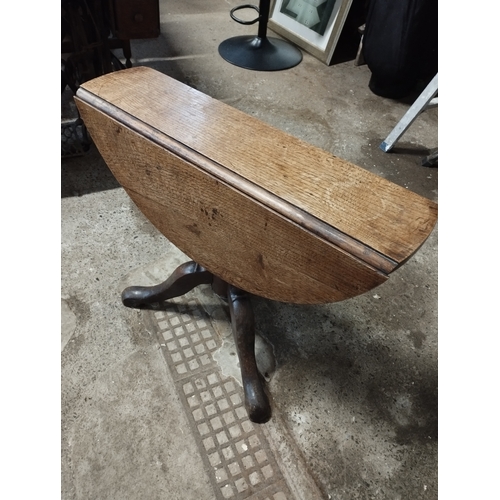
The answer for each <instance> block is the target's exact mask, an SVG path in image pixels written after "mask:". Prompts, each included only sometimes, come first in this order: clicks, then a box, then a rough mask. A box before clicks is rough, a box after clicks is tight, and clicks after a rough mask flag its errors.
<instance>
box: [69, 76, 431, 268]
mask: <svg viewBox="0 0 500 500" xmlns="http://www.w3.org/2000/svg"><path fill="white" fill-rule="evenodd" d="M79 102H80V104H79V108H81V111H82V109H83V107H82V106H83V104H82V103H83V102H85V103H87V104H88V105H90V106H91V107H93V108H94V109H98V110H99V111H100V112H101V113H104V114H107V115H109V116H113V119H115V120H117V122H119V123H122V124H124V125H126V127H128V128H130V129H131V130H134V131H135V132H136V133H138V134H140V135H141V136H144V137H147V138H148V140H151V141H153V142H154V143H156V144H158V145H160V146H161V147H162V148H165V149H168V150H169V151H173V152H174V153H175V154H177V155H179V156H180V157H181V158H184V159H185V160H186V161H188V162H191V163H193V164H196V165H197V166H198V167H199V168H201V169H204V170H205V171H206V172H208V173H210V174H211V175H213V176H215V177H216V178H219V179H221V180H222V181H224V182H225V183H226V184H228V185H229V186H231V187H232V188H233V189H235V190H237V191H238V192H241V193H242V195H244V196H245V197H246V198H248V199H250V200H254V201H255V202H256V203H258V204H259V205H262V206H264V207H267V208H268V209H270V210H271V211H272V212H273V213H276V214H278V215H279V216H281V217H284V218H286V219H287V220H288V221H290V222H291V223H292V224H294V225H296V226H299V227H302V228H305V229H306V230H307V231H309V232H310V233H312V234H315V235H317V236H318V237H320V238H321V239H323V240H325V241H326V242H328V243H329V244H331V245H334V246H336V247H338V248H340V249H341V250H342V252H343V253H348V254H350V255H352V256H353V257H354V258H355V259H356V260H358V261H362V262H365V263H366V264H367V265H368V266H370V267H372V268H374V269H375V270H377V271H378V272H380V273H382V274H385V275H388V274H389V273H390V272H391V271H392V270H394V269H395V268H396V267H397V266H398V265H400V264H401V263H403V262H404V261H405V260H406V259H407V258H409V257H410V256H411V255H412V254H413V253H414V252H415V251H416V250H417V249H418V248H419V247H420V246H421V245H422V243H423V242H424V241H425V239H426V238H427V237H428V235H429V234H430V232H431V230H432V228H433V227H434V225H435V223H436V220H437V205H436V204H435V203H434V202H432V201H430V200H428V199H426V198H423V197H421V196H419V195H417V194H415V193H413V192H411V191H409V190H408V189H404V188H402V187H400V186H398V185H396V184H394V183H392V182H390V181H388V180H385V179H383V178H381V177H379V176H377V175H375V174H372V173H371V172H368V171H367V170H365V169H362V168H360V167H357V166H356V165H354V164H352V163H349V162H347V161H345V160H342V159H340V158H338V157H336V156H334V155H332V154H331V153H328V152H326V151H323V150H322V149H320V148H317V147H315V146H312V145H310V144H308V143H306V142H304V141H301V140H300V139H297V138H295V137H293V136H291V135H289V134H286V133H285V132H282V131H281V130H279V129H277V128H274V127H272V126H270V125H267V124H265V123H263V122H262V121H260V120H258V119H256V118H254V117H252V116H249V115H247V114H246V113H243V112H241V111H239V110H237V109H235V108H233V107H231V106H228V105H226V104H224V103H222V102H220V101H217V100H215V99H213V98H211V97H209V96H207V95H205V94H203V93H201V92H199V91H197V90H195V89H193V88H191V87H189V86H187V85H184V84H182V83H181V82H178V81H176V80H174V79H172V78H169V77H168V76H166V75H164V74H162V73H159V72H157V71H155V70H152V69H149V68H145V67H137V68H132V69H127V70H124V71H119V72H116V73H110V74H108V75H105V76H103V77H100V78H97V79H95V80H92V81H90V82H86V83H85V84H84V85H82V87H81V89H80V90H79V92H78V99H77V104H78V103H79ZM83 117H84V120H86V119H88V120H90V121H91V118H90V117H89V114H88V113H87V112H86V111H85V110H84V116H83ZM89 128H90V131H91V134H92V136H93V137H94V133H93V131H92V128H91V127H89ZM108 136H109V133H108ZM103 147H106V146H103ZM106 161H107V163H108V164H109V162H108V160H106ZM120 182H121V181H120ZM128 182H132V181H128ZM130 187H131V186H129V188H130ZM131 189H132V188H131ZM132 191H133V189H132ZM235 208H236V209H237V207H235Z"/></svg>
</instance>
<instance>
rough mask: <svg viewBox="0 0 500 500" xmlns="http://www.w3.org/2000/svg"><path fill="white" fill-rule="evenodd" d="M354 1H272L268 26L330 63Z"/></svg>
mask: <svg viewBox="0 0 500 500" xmlns="http://www.w3.org/2000/svg"><path fill="white" fill-rule="evenodd" d="M351 4H352V0H272V4H271V9H270V16H269V22H268V28H269V29H271V30H272V31H274V32H275V33H277V34H278V35H281V36H282V37H283V38H286V39H288V40H289V41H291V42H293V43H294V44H295V45H297V46H298V47H300V48H302V49H304V50H305V51H306V52H309V53H310V54H311V55H313V56H314V57H316V58H317V59H319V60H320V61H322V62H324V63H325V64H327V65H330V64H331V60H332V57H333V53H334V51H335V47H336V46H337V42H338V40H339V37H340V33H341V31H342V28H343V27H344V23H345V20H346V18H347V14H348V13H349V9H350V8H351Z"/></svg>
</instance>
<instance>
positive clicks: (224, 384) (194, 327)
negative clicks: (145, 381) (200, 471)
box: [153, 296, 292, 500]
mask: <svg viewBox="0 0 500 500" xmlns="http://www.w3.org/2000/svg"><path fill="white" fill-rule="evenodd" d="M181 300H182V302H181ZM170 307H171V308H170V309H169V310H168V311H155V312H154V313H153V316H154V320H153V321H154V323H155V326H157V331H158V339H159V341H160V345H161V348H162V350H163V353H164V356H165V359H166V361H167V364H168V366H169V369H170V372H171V373H172V377H173V379H174V381H175V385H176V389H177V392H178V394H179V396H180V398H181V400H182V401H183V404H184V408H185V410H186V414H187V416H188V420H189V422H190V425H191V429H192V432H193V435H194V437H195V440H196V442H197V444H198V448H199V451H200V454H201V457H202V459H203V461H204V463H205V466H206V469H207V471H209V476H210V479H211V482H212V485H213V489H214V496H215V498H217V499H234V500H239V499H247V498H248V499H252V500H287V499H288V500H290V499H291V498H292V495H291V493H290V490H289V488H288V486H287V484H286V482H285V479H284V477H283V475H282V473H281V470H280V468H279V466H278V464H277V462H276V459H275V457H274V454H273V452H272V450H271V449H270V446H269V443H268V441H267V439H266V437H265V435H264V434H263V432H262V430H261V428H260V426H259V425H258V424H254V423H253V422H251V421H250V420H249V418H248V415H247V412H246V409H245V406H244V395H243V389H242V388H241V387H240V385H239V384H238V383H236V381H235V380H234V379H233V378H232V377H228V376H224V375H223V374H222V373H221V371H220V369H219V367H218V365H217V363H216V362H215V361H214V359H213V357H212V353H214V352H215V351H216V350H217V349H218V348H220V346H221V343H222V341H221V339H219V337H218V335H217V334H216V332H215V330H214V328H213V326H212V324H211V321H210V317H209V316H208V314H207V313H206V312H205V310H204V309H203V308H202V306H201V304H199V303H198V301H197V300H196V299H188V297H187V296H184V297H182V299H178V298H177V299H174V300H173V301H170Z"/></svg>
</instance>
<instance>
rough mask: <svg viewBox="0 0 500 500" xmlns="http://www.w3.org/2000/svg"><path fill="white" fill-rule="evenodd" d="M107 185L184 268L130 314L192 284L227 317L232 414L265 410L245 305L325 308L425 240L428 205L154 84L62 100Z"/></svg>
mask: <svg viewBox="0 0 500 500" xmlns="http://www.w3.org/2000/svg"><path fill="white" fill-rule="evenodd" d="M75 100H76V103H77V106H78V109H79V111H80V114H81V117H82V119H83V120H84V122H85V125H86V126H87V128H88V130H89V132H90V135H91V136H92V138H93V140H94V142H95V144H96V146H97V148H98V149H99V151H100V153H101V155H102V157H103V158H104V160H105V161H106V163H107V165H108V166H109V168H110V170H111V171H112V173H113V175H114V176H115V177H116V179H117V180H118V182H119V183H120V184H121V185H122V186H123V188H124V189H125V191H126V192H127V193H128V195H129V196H130V197H131V199H132V200H133V201H134V202H135V204H136V205H137V206H138V207H139V209H140V210H141V211H142V212H143V213H144V215H145V216H146V217H147V218H148V219H149V220H150V221H151V222H152V223H153V224H154V225H155V226H156V228H157V229H158V230H159V231H160V232H161V233H163V235H165V236H166V237H167V238H168V239H169V240H170V241H171V242H172V243H173V244H174V245H176V246H177V247H178V248H179V249H180V250H182V251H183V252H184V253H185V254H187V255H188V256H189V257H190V258H191V259H193V260H192V261H190V262H187V263H185V264H183V265H181V266H180V267H179V268H177V270H175V272H174V273H173V275H172V276H170V277H169V278H168V279H167V280H166V281H165V282H164V283H161V284H159V285H156V286H153V287H141V286H134V287H129V288H127V289H125V290H124V291H123V293H122V301H123V303H124V304H125V305H126V306H129V307H144V306H147V305H149V304H152V303H157V302H162V301H165V300H168V299H169V298H172V297H176V296H180V295H183V294H184V293H186V292H188V291H189V290H191V289H192V288H194V287H195V286H197V285H199V284H202V283H206V284H212V288H213V290H214V292H215V293H217V294H218V295H219V296H221V297H224V298H225V299H226V300H227V301H228V304H229V311H230V315H231V322H232V329H233V334H234V336H235V342H236V347H237V353H238V357H239V361H240V367H241V373H242V379H243V386H244V392H245V404H246V408H247V411H248V413H249V417H250V419H251V420H252V421H254V422H265V421H267V420H268V419H269V418H270V416H271V407H270V404H269V400H268V397H267V395H266V392H265V389H264V384H263V381H262V378H261V376H260V374H259V372H258V370H257V366H256V362H255V354H254V341H255V333H254V319H253V313H252V308H251V305H250V296H249V294H255V295H258V296H261V297H265V298H268V299H271V300H276V301H282V302H290V303H296V304H319V303H328V302H336V301H340V300H345V299H348V298H351V297H355V296H357V295H359V294H362V293H364V292H367V291H369V290H371V289H372V288H374V287H376V286H378V285H380V284H382V283H384V282H385V281H386V280H387V279H388V277H389V275H390V273H391V272H392V271H394V270H395V269H396V268H397V267H398V266H400V265H402V264H403V263H404V262H405V261H406V260H407V259H408V258H410V257H411V256H412V255H413V254H414V253H415V252H416V251H417V250H418V248H419V247H420V246H421V245H422V243H423V242H424V241H425V240H426V238H427V237H428V236H429V234H430V232H431V231H432V229H433V227H434V225H435V223H436V220H437V205H436V204H435V203H434V202H432V201H430V200H428V199H426V198H423V197H421V196H419V195H417V194H415V193H413V192H411V191H409V190H407V189H404V188H402V187H400V186H398V185H396V184H394V183H392V182H390V181H387V180H385V179H383V178H381V177H379V176H377V175H375V174H372V173H370V172H368V171H367V170H365V169H362V168H360V167H357V166H356V165H354V164H352V163H349V162H347V161H344V160H342V159H340V158H338V157H335V156H333V155H332V154H330V153H328V152H326V151H323V150H321V149H319V148H317V147H314V146H312V145H310V144H308V143H306V142H304V141H301V140H299V139H297V138H295V137H293V136H291V135H289V134H286V133H284V132H282V131H280V130H278V129H276V128H274V127H271V126H269V125H267V124H265V123H263V122H262V121H260V120H258V119H256V118H254V117H251V116H249V115H247V114H245V113H243V112H241V111H238V110H236V109H235V108H233V107H231V106H229V105H226V104H224V103H222V102H219V101H217V100H215V99H213V98H211V97H209V96H207V95H205V94H203V93H201V92H199V91H197V90H195V89H193V88H191V87H189V86H187V85H184V84H182V83H180V82H178V81H176V80H174V79H172V78H170V77H168V76H166V75H164V74H162V73H160V72H158V71H155V70H153V69H150V68H146V67H136V68H130V69H125V70H123V71H118V72H115V73H109V74H106V75H104V76H100V77H98V78H96V79H94V80H91V81H88V82H86V83H84V84H83V85H82V86H81V87H80V89H79V90H78V92H77V96H76V98H75Z"/></svg>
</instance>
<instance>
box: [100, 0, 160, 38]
mask: <svg viewBox="0 0 500 500" xmlns="http://www.w3.org/2000/svg"><path fill="white" fill-rule="evenodd" d="M110 4H111V5H110V6H111V11H112V12H111V17H112V31H113V35H114V36H115V37H116V38H119V39H121V40H134V39H138V38H156V37H158V36H160V5H159V0H110Z"/></svg>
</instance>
